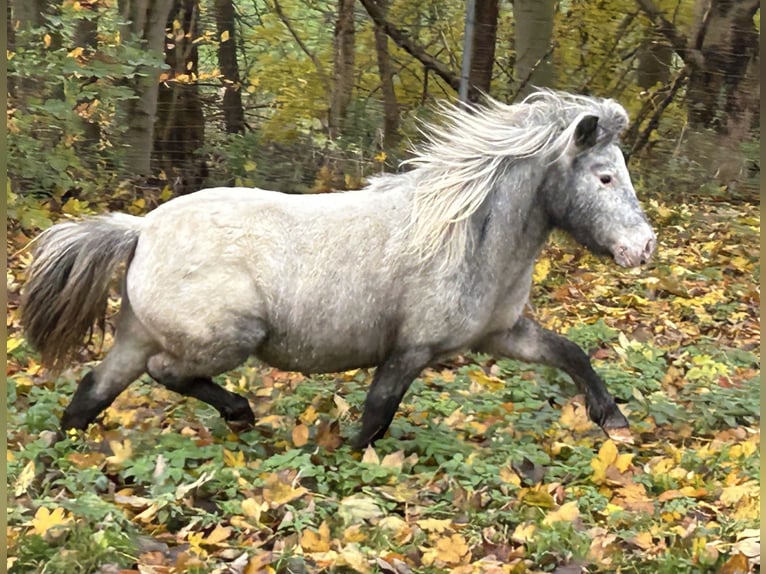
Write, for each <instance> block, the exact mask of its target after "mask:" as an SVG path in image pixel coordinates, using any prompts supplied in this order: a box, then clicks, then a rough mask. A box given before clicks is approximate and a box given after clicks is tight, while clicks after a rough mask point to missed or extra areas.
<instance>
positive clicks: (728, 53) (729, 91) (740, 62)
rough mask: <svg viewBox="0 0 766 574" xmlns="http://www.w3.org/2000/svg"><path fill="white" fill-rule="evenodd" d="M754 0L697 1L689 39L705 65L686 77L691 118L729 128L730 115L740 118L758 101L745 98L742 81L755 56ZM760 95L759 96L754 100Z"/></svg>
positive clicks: (721, 129) (719, 128)
mask: <svg viewBox="0 0 766 574" xmlns="http://www.w3.org/2000/svg"><path fill="white" fill-rule="evenodd" d="M759 8H760V4H759V2H758V0H741V1H738V2H732V1H730V0H712V1H711V0H698V3H697V19H696V25H695V30H694V34H693V37H695V38H696V40H695V42H696V44H697V45H696V46H695V48H698V49H699V50H700V52H701V53H702V57H703V66H702V67H701V68H697V69H693V70H692V74H691V77H690V79H689V88H688V93H687V96H688V101H689V122H690V123H691V124H692V125H694V126H700V127H709V128H713V129H715V130H716V131H718V132H720V133H726V132H728V131H729V126H730V124H731V119H732V118H733V119H735V120H736V119H738V118H740V117H742V116H743V115H744V114H745V112H746V111H748V110H749V108H750V107H753V105H755V104H756V103H757V99H756V100H753V99H752V98H747V97H743V95H742V94H741V93H740V84H741V83H742V82H743V81H744V80H745V77H746V76H747V72H748V68H749V65H750V63H751V60H753V59H754V58H755V57H757V51H758V44H759V36H758V31H757V30H756V28H755V23H754V22H753V16H754V15H755V13H756V12H757V11H758V9H759ZM758 99H760V98H758Z"/></svg>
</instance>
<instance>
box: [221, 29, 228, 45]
mask: <svg viewBox="0 0 766 574" xmlns="http://www.w3.org/2000/svg"><path fill="white" fill-rule="evenodd" d="M228 41H229V31H228V30H224V31H223V32H221V42H228Z"/></svg>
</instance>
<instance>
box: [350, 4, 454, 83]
mask: <svg viewBox="0 0 766 574" xmlns="http://www.w3.org/2000/svg"><path fill="white" fill-rule="evenodd" d="M360 2H361V3H362V5H363V6H364V8H365V10H367V13H368V14H369V15H370V18H372V21H373V22H375V24H377V25H378V26H380V27H381V28H383V29H384V30H385V31H386V34H388V37H389V38H391V39H392V40H393V41H394V42H396V44H397V46H399V47H400V48H401V49H402V50H404V51H405V52H407V53H408V54H409V55H410V56H412V57H413V58H415V59H417V60H419V61H420V62H421V63H422V64H423V66H425V67H426V68H427V69H429V70H432V71H433V72H434V73H435V74H436V75H437V76H439V77H440V78H441V79H442V80H444V81H445V82H446V83H447V84H449V86H450V87H451V88H452V89H453V90H455V91H457V90H458V89H459V87H460V78H459V77H458V75H457V74H456V73H455V72H453V71H452V70H451V69H450V68H449V67H448V66H447V65H445V64H444V63H443V62H441V61H439V60H437V59H436V58H434V57H433V56H431V55H430V54H429V53H428V52H426V51H425V49H423V47H422V46H420V45H419V44H417V43H416V42H414V41H413V40H411V39H410V38H409V36H407V34H405V33H404V32H402V31H401V30H400V29H399V28H397V27H396V26H394V25H393V24H391V22H389V21H388V20H386V18H385V16H384V15H383V12H382V11H381V10H380V7H379V6H378V5H377V4H376V3H375V2H374V0H360Z"/></svg>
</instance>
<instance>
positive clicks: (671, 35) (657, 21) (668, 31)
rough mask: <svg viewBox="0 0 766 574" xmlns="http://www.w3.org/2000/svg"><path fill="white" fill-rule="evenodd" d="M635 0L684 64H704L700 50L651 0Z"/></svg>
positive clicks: (696, 65) (698, 65) (697, 66)
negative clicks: (692, 44) (691, 43)
mask: <svg viewBox="0 0 766 574" xmlns="http://www.w3.org/2000/svg"><path fill="white" fill-rule="evenodd" d="M636 2H637V3H638V6H639V7H640V8H641V10H642V11H643V12H644V14H646V16H647V17H648V18H649V19H650V20H651V21H652V23H653V24H654V26H655V27H656V28H657V31H658V32H659V33H660V34H662V35H663V36H665V38H666V39H667V41H668V42H670V45H671V46H672V47H673V50H675V52H676V54H678V56H679V57H680V58H681V59H682V60H683V61H684V63H685V64H687V65H688V66H689V67H690V68H693V69H700V68H702V67H703V66H704V58H703V56H702V52H700V51H699V49H697V48H695V47H694V46H691V45H690V44H689V39H688V38H687V37H686V36H685V35H684V34H682V33H681V32H679V31H678V29H677V28H676V27H675V26H674V25H673V23H672V22H670V21H669V20H668V19H667V18H665V16H664V15H663V14H662V11H661V10H660V9H659V8H657V6H656V5H655V4H654V2H653V0H636Z"/></svg>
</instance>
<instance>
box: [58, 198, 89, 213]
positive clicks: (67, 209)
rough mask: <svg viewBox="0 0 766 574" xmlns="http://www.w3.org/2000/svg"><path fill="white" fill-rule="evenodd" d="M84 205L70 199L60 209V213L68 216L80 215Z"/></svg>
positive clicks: (74, 199)
mask: <svg viewBox="0 0 766 574" xmlns="http://www.w3.org/2000/svg"><path fill="white" fill-rule="evenodd" d="M84 208H85V205H84V204H83V202H81V201H80V200H79V199H76V198H74V197H70V198H69V199H68V200H67V202H66V203H65V204H64V205H63V206H62V207H61V211H63V212H64V213H68V214H69V215H82V212H83V211H84Z"/></svg>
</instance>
